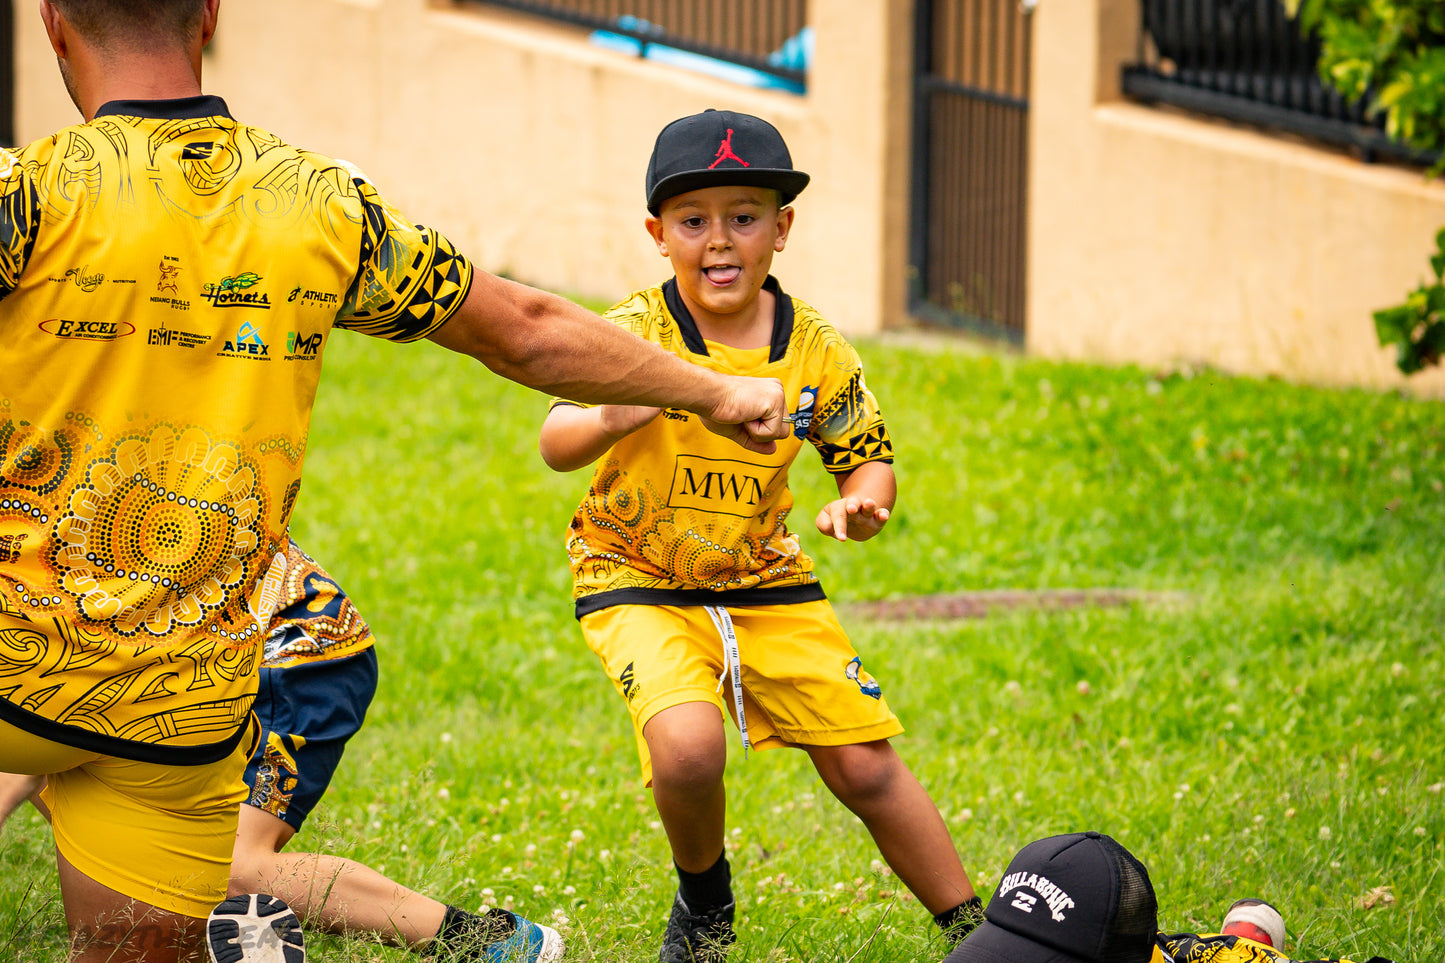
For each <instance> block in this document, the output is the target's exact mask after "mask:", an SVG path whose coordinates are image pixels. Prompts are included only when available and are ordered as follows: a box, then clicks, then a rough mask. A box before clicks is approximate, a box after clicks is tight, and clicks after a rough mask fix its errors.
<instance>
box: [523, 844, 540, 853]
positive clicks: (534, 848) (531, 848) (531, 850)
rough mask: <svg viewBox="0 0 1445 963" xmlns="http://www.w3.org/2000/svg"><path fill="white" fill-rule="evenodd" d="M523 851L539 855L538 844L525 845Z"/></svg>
mask: <svg viewBox="0 0 1445 963" xmlns="http://www.w3.org/2000/svg"><path fill="white" fill-rule="evenodd" d="M522 852H524V853H526V854H527V855H528V856H535V855H537V844H536V843H528V844H527V845H526V846H525V847H523V849H522Z"/></svg>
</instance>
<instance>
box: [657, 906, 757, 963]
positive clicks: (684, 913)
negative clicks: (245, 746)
mask: <svg viewBox="0 0 1445 963" xmlns="http://www.w3.org/2000/svg"><path fill="white" fill-rule="evenodd" d="M736 907H737V903H729V904H727V905H726V906H720V907H718V908H717V909H715V910H708V911H706V912H704V913H702V914H701V915H698V916H694V915H693V913H692V911H691V910H689V909H688V908H687V904H686V903H684V902H683V901H682V894H681V893H679V894H678V895H677V898H676V899H675V900H674V901H673V903H672V915H671V916H669V917H668V918H667V929H666V931H664V932H663V934H662V951H661V952H660V953H658V954H657V958H658V959H659V960H661V961H662V963H722V960H724V959H726V957H727V955H728V947H730V946H732V945H733V941H734V940H736V939H737V934H735V933H734V932H733V912H734V910H735V909H736Z"/></svg>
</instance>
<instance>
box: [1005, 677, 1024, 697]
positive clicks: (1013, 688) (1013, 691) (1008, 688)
mask: <svg viewBox="0 0 1445 963" xmlns="http://www.w3.org/2000/svg"><path fill="white" fill-rule="evenodd" d="M1003 691H1005V692H1007V693H1008V694H1009V695H1018V694H1019V693H1020V692H1022V691H1024V687H1023V686H1021V685H1019V684H1018V683H1017V682H1015V681H1014V680H1013V679H1009V680H1008V681H1007V682H1005V683H1004V684H1003Z"/></svg>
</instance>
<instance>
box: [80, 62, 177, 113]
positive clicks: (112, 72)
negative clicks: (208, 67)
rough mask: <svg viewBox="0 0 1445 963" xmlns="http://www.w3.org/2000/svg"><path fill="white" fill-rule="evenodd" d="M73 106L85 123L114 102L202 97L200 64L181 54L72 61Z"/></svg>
mask: <svg viewBox="0 0 1445 963" xmlns="http://www.w3.org/2000/svg"><path fill="white" fill-rule="evenodd" d="M70 67H71V70H72V71H73V72H74V79H75V81H76V83H75V91H76V106H78V107H79V108H80V112H81V114H82V115H83V116H84V117H85V119H86V120H87V121H90V120H94V119H95V115H96V112H97V111H99V110H100V108H101V107H102V106H104V105H105V104H108V103H110V102H111V101H113V100H174V99H177V98H181V97H195V96H197V95H199V94H200V93H201V78H200V72H199V70H198V67H199V64H194V63H193V62H192V60H191V58H189V57H188V56H186V54H185V52H184V51H180V50H177V51H175V52H174V53H169V52H168V53H166V54H164V55H161V54H151V55H148V56H137V55H131V54H128V53H120V54H117V55H115V56H110V57H105V58H104V59H103V60H102V59H101V58H99V57H97V58H94V59H92V58H80V57H77V58H72V60H71V64H70Z"/></svg>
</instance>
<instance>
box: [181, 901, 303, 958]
mask: <svg viewBox="0 0 1445 963" xmlns="http://www.w3.org/2000/svg"><path fill="white" fill-rule="evenodd" d="M206 952H207V953H208V954H210V957H211V963H306V946H305V940H304V938H303V937H302V935H301V921H300V920H298V919H297V918H296V914H295V913H293V912H291V907H289V906H287V905H286V904H285V903H283V902H281V901H280V900H279V899H277V898H276V897H274V896H267V895H265V894H264V893H252V894H249V895H246V896H232V897H231V898H229V899H227V900H224V901H223V902H221V903H219V904H217V906H216V908H215V909H213V910H211V916H210V918H209V919H208V920H206Z"/></svg>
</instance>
